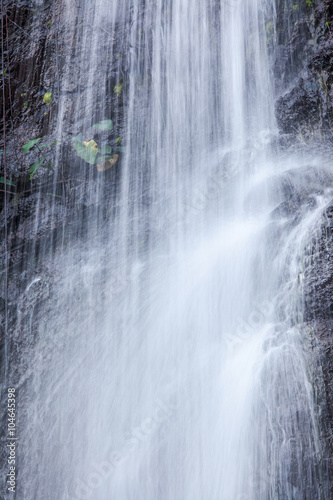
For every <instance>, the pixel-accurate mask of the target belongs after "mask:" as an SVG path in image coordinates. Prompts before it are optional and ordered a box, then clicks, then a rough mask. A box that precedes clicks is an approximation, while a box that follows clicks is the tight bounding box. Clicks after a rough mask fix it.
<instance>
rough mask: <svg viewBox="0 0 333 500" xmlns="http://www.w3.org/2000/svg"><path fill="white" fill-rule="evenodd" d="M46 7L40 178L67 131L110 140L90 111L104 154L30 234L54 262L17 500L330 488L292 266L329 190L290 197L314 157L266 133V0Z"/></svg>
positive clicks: (27, 387)
mask: <svg viewBox="0 0 333 500" xmlns="http://www.w3.org/2000/svg"><path fill="white" fill-rule="evenodd" d="M59 15H60V17H61V19H62V20H67V26H66V29H64V32H63V33H62V36H63V40H65V42H64V44H65V48H66V50H65V51H63V52H62V53H61V54H60V56H59V57H61V58H62V60H63V61H65V62H64V64H65V72H64V74H63V75H62V76H61V78H60V82H59V110H58V117H57V130H56V134H57V138H58V145H57V148H58V149H57V161H56V165H55V170H54V176H55V179H59V178H61V175H62V174H61V172H62V169H63V167H64V164H65V163H66V162H69V157H70V156H69V153H66V149H65V146H64V145H66V144H68V143H69V144H73V138H75V136H77V135H78V134H82V135H81V140H82V141H85V142H88V141H91V140H94V141H96V143H97V146H98V147H101V146H102V145H104V146H105V145H107V141H108V140H109V136H108V135H107V134H108V132H105V131H103V130H99V131H98V127H97V128H96V126H95V128H94V124H97V123H100V122H101V121H105V120H112V122H113V130H112V133H114V132H115V131H116V133H115V135H114V140H115V141H116V142H115V143H114V144H112V148H114V150H113V151H112V154H114V153H115V152H116V154H117V155H118V157H117V162H116V163H115V164H114V166H113V167H112V169H110V170H108V171H105V172H100V173H97V172H96V167H95V166H94V165H88V164H87V162H85V161H83V160H82V159H81V160H78V159H76V161H75V162H73V163H72V164H71V165H70V166H69V167H68V168H70V169H72V171H73V173H74V172H75V174H76V175H80V176H81V177H82V179H83V180H84V186H85V188H84V189H85V191H84V192H83V191H80V190H79V189H76V190H75V192H74V195H73V196H74V197H75V196H77V197H79V196H84V197H86V200H87V201H86V206H87V210H86V212H80V213H76V220H75V221H73V225H72V226H71V227H73V228H74V229H73V232H72V234H67V233H66V235H65V237H64V238H63V242H62V243H61V244H59V242H58V245H57V250H56V252H55V254H54V255H53V256H52V258H51V257H50V247H52V245H53V243H54V242H53V241H52V242H48V244H47V245H45V246H44V247H43V248H41V249H39V250H38V251H39V254H38V255H39V257H38V258H39V259H40V260H42V259H44V258H45V259H46V258H48V259H49V260H51V262H52V268H53V269H54V270H56V271H55V274H56V278H54V282H53V283H52V284H51V285H50V287H49V288H48V293H46V294H45V297H44V298H43V301H42V304H41V305H40V306H39V310H38V316H37V333H36V334H35V346H34V349H33V350H32V351H31V354H30V355H29V358H28V359H27V360H26V364H25V366H24V368H23V367H22V369H21V378H20V384H19V394H20V398H21V401H22V402H21V407H22V414H21V422H22V428H21V429H20V448H19V453H20V468H19V482H18V488H19V490H18V495H19V498H22V499H23V498H24V499H26V500H30V499H31V500H32V499H34V500H42V499H43V500H44V499H46V498H47V499H50V500H51V499H52V500H53V499H54V500H85V499H88V498H91V499H93V500H109V499H117V500H134V499H135V500H157V499H158V500H273V499H274V500H275V499H281V500H282V499H283V500H284V499H290V500H291V499H293V500H296V499H299V500H307V499H309V500H310V499H311V500H314V499H317V498H318V499H319V498H325V496H324V491H323V490H322V477H321V474H322V472H321V450H320V446H319V440H318V430H317V413H316V412H317V409H316V405H315V394H314V391H313V385H312V383H313V382H312V379H311V359H310V354H309V348H308V347H309V342H310V332H309V331H308V330H307V329H306V327H305V326H304V325H303V324H302V265H303V257H304V252H305V250H304V249H305V248H306V246H307V244H308V235H309V232H311V228H312V227H314V226H315V223H316V220H317V219H318V218H319V217H320V213H321V210H322V208H323V207H324V206H325V204H326V202H327V199H326V198H325V195H324V194H322V193H321V194H320V195H314V196H313V197H312V198H311V199H313V204H312V205H311V206H309V204H302V202H301V201H299V202H298V201H297V202H296V201H295V200H301V194H300V193H302V192H303V191H304V189H306V187H305V186H304V184H303V185H302V178H301V177H302V176H301V175H300V174H299V173H298V172H299V168H301V167H304V165H308V169H309V178H311V182H312V183H313V184H315V183H316V179H317V172H318V168H317V163H316V162H315V161H314V160H312V163H311V164H309V163H308V160H307V159H306V160H304V159H299V158H295V157H293V158H289V157H286V155H284V154H282V153H280V152H279V150H278V148H277V147H276V141H275V138H276V135H277V129H276V125H275V119H274V82H273V81H272V74H271V61H272V56H273V53H274V36H275V35H274V33H275V32H274V25H275V5H274V0H220V1H219V0H164V1H162V0H152V1H149V2H148V1H145V0H113V1H111V0H110V1H109V0H90V1H89V2H88V1H85V0H82V1H78V2H73V1H72V0H66V2H65V4H64V10H63V12H61V13H60V14H59ZM269 37H270V39H269V40H268V38H269ZM73 95H74V98H73ZM104 123H105V122H104ZM66 141H67V142H66ZM274 141H275V142H274ZM74 142H75V139H74ZM70 147H71V148H72V149H73V146H70ZM318 182H319V181H318ZM302 190H303V191H302ZM53 194H54V199H55V201H54V205H53V209H52V210H53V211H54V216H56V215H57V211H56V202H57V199H56V191H54V193H53ZM41 196H42V193H41ZM290 200H294V201H295V204H296V205H297V203H298V205H297V208H294V206H292V205H290V202H291V201H290ZM288 203H289V205H288ZM74 205H75V203H74ZM296 205H295V206H296ZM91 207H95V208H91ZM36 217H39V214H36ZM36 251H37V250H36ZM35 279H37V280H38V281H34V282H32V283H30V285H29V289H27V290H26V296H29V294H30V293H33V290H34V287H36V283H43V275H39V276H36V278H35Z"/></svg>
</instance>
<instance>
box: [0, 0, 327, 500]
mask: <svg viewBox="0 0 333 500" xmlns="http://www.w3.org/2000/svg"><path fill="white" fill-rule="evenodd" d="M110 1H111V0H110ZM222 1H223V0H221V2H222ZM142 3H143V4H144V3H145V2H144V1H143V2H142ZM218 3H219V2H218V1H217V2H216V4H218ZM65 4H68V1H66V0H45V1H44V2H38V1H37V2H36V1H30V0H17V1H15V0H4V12H3V13H2V32H3V43H4V62H5V65H4V71H3V75H1V78H0V86H1V91H0V109H1V110H2V108H3V100H2V99H3V83H4V95H5V109H6V111H5V117H4V121H3V120H1V123H0V149H1V150H2V153H1V156H0V160H1V167H0V177H3V176H4V175H5V170H6V177H7V181H9V182H7V185H6V189H5V185H4V183H0V209H1V214H0V263H1V266H0V272H1V283H0V329H1V377H2V380H4V379H5V375H6V373H7V368H8V366H9V365H10V377H11V381H12V383H15V382H17V385H18V391H20V384H21V387H22V385H23V384H25V383H26V381H27V379H26V378H24V377H23V379H22V378H21V377H20V374H21V373H22V372H24V371H25V369H26V366H25V364H26V360H27V359H28V358H29V352H31V351H32V350H33V349H34V343H35V342H36V340H37V339H36V336H37V327H36V325H37V324H40V323H41V321H42V318H41V317H40V311H41V310H42V314H43V315H45V313H46V310H47V313H48V314H51V309H52V301H50V300H48V299H49V298H50V297H51V296H52V287H53V286H54V284H55V283H57V280H58V277H59V274H60V270H59V269H58V267H57V266H59V262H58V263H57V264H55V263H54V259H53V257H54V255H55V254H56V252H57V250H58V249H60V248H62V249H63V248H66V247H68V246H69V243H71V245H72V248H73V249H75V243H76V241H79V240H80V238H81V237H82V235H84V234H86V231H87V224H88V222H87V221H88V220H90V219H91V215H92V214H94V220H96V221H97V223H96V227H95V228H93V231H95V232H96V234H97V233H100V235H101V239H103V227H104V225H106V224H109V222H110V220H111V221H112V219H113V218H114V217H115V215H116V212H117V206H114V204H113V203H112V202H111V200H112V199H113V198H114V195H115V194H116V193H117V192H118V190H119V178H120V171H121V168H122V153H121V147H120V145H121V143H120V141H119V138H121V137H124V136H125V135H126V134H125V129H126V118H127V112H128V110H127V107H126V102H127V97H128V91H129V82H128V80H127V76H128V75H127V71H128V67H129V64H130V62H129V58H130V53H131V51H133V50H139V49H137V48H136V47H133V45H132V41H131V39H130V33H129V31H128V29H127V24H126V25H125V24H124V25H123V24H122V22H119V24H117V27H116V30H114V29H113V32H112V33H113V34H111V30H109V29H108V25H107V21H106V23H105V24H104V25H103V26H101V27H100V29H101V32H103V34H104V36H102V37H99V47H98V53H99V57H100V58H101V64H103V61H104V63H105V64H108V65H109V71H108V73H107V78H106V81H100V82H99V84H96V82H95V83H94V85H93V89H92V88H91V86H92V84H91V82H90V81H89V79H88V77H87V76H86V75H88V68H89V61H90V58H91V57H96V54H95V53H93V54H91V53H89V47H87V46H86V45H85V44H84V43H83V36H85V37H92V36H93V35H94V34H93V33H92V29H93V28H92V23H91V20H90V17H89V12H88V11H87V10H86V9H83V8H82V7H80V1H79V0H77V1H75V0H72V5H71V8H72V11H73V15H72V16H71V17H66V16H65V14H64V13H65V12H67V9H65V8H64V6H65ZM126 15H127V16H128V18H127V20H126V21H127V23H128V22H129V21H128V19H131V16H132V10H131V9H128V13H127V14H126ZM138 15H139V16H140V15H141V14H140V12H139V14H138ZM134 22H137V19H133V23H134ZM274 22H275V23H276V28H273V27H272V22H270V21H268V22H267V25H266V30H267V45H268V47H269V50H270V55H271V59H272V74H273V75H274V81H275V97H276V101H275V116H276V122H277V125H278V129H279V131H278V134H277V137H275V138H274V140H273V145H274V148H277V149H279V151H283V152H284V153H285V154H286V155H289V154H293V153H295V152H297V153H298V154H302V151H305V152H306V154H307V155H310V156H311V155H313V157H315V155H316V152H317V151H320V152H322V157H323V162H325V169H323V171H322V172H321V174H320V175H319V173H317V172H316V171H315V169H313V168H312V167H311V166H306V167H304V169H303V170H300V169H298V170H297V169H295V170H296V171H295V172H294V171H293V170H292V169H290V171H288V172H287V173H285V174H284V177H281V186H280V188H281V190H282V191H283V192H284V197H283V202H281V203H280V204H279V205H278V206H277V208H275V209H274V211H273V212H272V214H271V217H272V227H273V224H274V221H275V220H282V219H284V218H288V224H287V225H286V229H285V231H286V232H287V231H289V230H290V228H291V227H296V226H297V224H298V223H299V221H300V219H301V217H302V215H303V213H305V212H306V211H311V210H313V209H314V208H316V200H315V195H320V193H321V189H324V188H332V187H333V180H332V161H333V2H332V0H298V1H296V0H276V20H275V21H274ZM114 33H116V35H115V36H114ZM111 45H112V47H113V49H112V51H113V54H118V56H119V57H118V56H117V58H116V59H115V61H114V62H113V63H109V61H108V51H109V48H110V46H111ZM68 68H70V73H69V74H68ZM66 72H67V73H66ZM65 73H66V78H63V75H64V74H65ZM104 74H105V72H103V75H104ZM120 74H121V76H122V77H121V87H117V86H119V85H120V82H119V75H120ZM207 78H209V75H207ZM149 85H150V83H149V82H148V87H149ZM102 87H103V92H101V93H100V92H99V88H102ZM117 88H119V89H120V90H119V91H117ZM46 94H50V101H49V102H48V99H47V97H45V95H46ZM101 96H102V97H101ZM105 96H106V97H105ZM88 106H89V108H88ZM105 109H107V110H108V111H109V115H110V116H112V121H113V127H112V130H107V131H101V130H96V128H95V129H94V128H93V124H96V123H97V122H99V121H100V120H103V119H104V118H105V113H104V110H105ZM132 113H133V110H132ZM87 116H88V117H89V119H88V120H89V121H88V122H87ZM143 120H144V117H143ZM4 122H5V130H3V123H4ZM60 122H61V123H62V124H64V123H65V124H66V127H67V128H66V129H64V128H61V136H60V135H59V134H60V132H59V123H60ZM80 133H82V134H83V138H86V139H87V140H96V141H97V142H99V141H102V142H103V141H106V140H107V142H108V144H111V145H112V147H113V148H118V149H119V153H117V154H119V159H118V160H117V162H116V163H115V165H114V166H113V168H110V169H109V170H105V171H98V169H97V168H96V165H88V166H87V163H86V162H85V161H82V159H80V158H79V156H78V155H77V154H76V153H75V150H74V148H73V141H72V140H73V138H74V137H75V136H77V135H78V134H80ZM103 134H104V135H103ZM4 137H5V142H6V155H4V154H3V150H4V140H3V138H4ZM36 138H41V141H40V145H43V146H44V145H45V147H43V148H42V149H39V148H38V146H37V147H32V148H31V150H30V151H28V152H25V151H24V150H23V149H22V146H23V145H25V144H27V143H28V142H29V141H30V140H32V139H36ZM125 146H126V145H125ZM41 157H42V158H43V163H42V164H41V166H40V168H37V169H36V171H35V172H33V171H32V170H31V169H32V166H33V165H34V164H36V162H38V161H39V160H40V159H41ZM55 165H57V166H58V167H57V168H55ZM145 175H149V174H143V181H142V182H144V177H145ZM297 176H301V177H302V178H301V179H300V180H299V179H298V180H297V185H298V191H296V189H294V188H293V185H294V184H293V182H294V179H295V178H296V177H297ZM105 179H107V182H104V181H105ZM302 179H303V180H302ZM302 182H303V184H302ZM295 184H296V181H295ZM300 186H301V187H300ZM5 190H6V200H5ZM273 191H274V189H272V192H273ZM272 196H273V194H272ZM253 203H255V202H253ZM91 230H92V228H90V231H91ZM276 231H278V230H276ZM274 241H275V240H274ZM276 241H279V240H278V237H277V238H276ZM303 266H304V271H303V274H302V276H301V277H300V290H301V291H302V293H303V306H304V309H303V311H302V313H301V314H302V322H301V323H302V329H303V330H304V336H305V337H306V338H308V341H309V345H310V348H311V350H312V352H313V358H312V361H313V364H312V366H311V367H310V368H311V369H310V371H311V373H312V380H313V386H314V393H315V396H316V404H317V407H316V408H317V410H318V411H317V422H318V427H319V435H320V439H321V448H322V457H321V461H322V464H321V470H322V474H323V475H324V476H325V477H323V480H325V485H326V486H325V488H324V489H323V495H324V496H323V497H319V496H318V497H316V496H315V495H316V494H317V493H316V490H315V489H314V493H313V495H314V496H313V500H315V499H316V498H325V500H326V499H327V500H329V499H330V498H333V197H332V202H331V204H328V205H327V206H326V208H325V210H324V211H323V212H322V214H321V217H320V218H318V220H317V222H316V224H315V225H314V226H313V227H312V229H311V233H309V244H308V246H307V248H306V249H305V252H304V263H303ZM36 276H38V277H42V278H41V279H39V278H38V280H37V281H36V282H34V283H33V285H31V283H32V280H33V279H34V278H35V277H36ZM28 286H29V289H28V288H27V287H28ZM45 308H46V309H45ZM87 315H88V313H87ZM82 321H83V320H82ZM5 330H6V334H5ZM5 397H6V393H5V392H4V391H3V390H2V398H5ZM3 400H4V399H3ZM20 404H21V405H22V408H23V406H24V405H26V404H27V402H26V401H24V400H23V401H21V402H20ZM2 407H3V406H2ZM22 414H23V411H22ZM2 419H3V422H4V419H5V415H3V414H2ZM2 428H4V425H3V426H2ZM3 437H4V435H3ZM4 453H5V452H4V451H3V448H2V450H1V452H0V458H1V461H2V463H4V461H5V455H4ZM306 460H309V461H311V460H312V457H306ZM313 461H315V459H313ZM290 482H291V483H292V479H291V480H290ZM311 487H313V485H312V486H311ZM309 491H310V486H309ZM284 498H287V497H284ZM288 498H289V497H288ZM290 498H291V497H290ZM295 498H296V497H295ZM297 498H300V497H297ZM304 498H310V496H304ZM311 498H312V497H311ZM207 500H209V499H207ZM228 500H229V499H228ZM233 500H236V499H233Z"/></svg>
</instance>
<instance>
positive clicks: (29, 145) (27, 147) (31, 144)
mask: <svg viewBox="0 0 333 500" xmlns="http://www.w3.org/2000/svg"><path fill="white" fill-rule="evenodd" d="M41 140H42V137H39V138H38V139H32V141H29V142H27V143H26V144H24V146H22V148H23V151H24V152H25V153H27V152H28V151H30V149H31V148H33V147H34V145H35V144H37V142H39V141H41Z"/></svg>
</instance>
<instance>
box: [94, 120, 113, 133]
mask: <svg viewBox="0 0 333 500" xmlns="http://www.w3.org/2000/svg"><path fill="white" fill-rule="evenodd" d="M93 128H94V129H96V130H100V131H101V132H105V131H106V130H112V128H113V123H112V120H102V121H101V122H99V123H95V125H93Z"/></svg>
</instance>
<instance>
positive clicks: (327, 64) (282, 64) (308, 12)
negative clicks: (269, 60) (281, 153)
mask: <svg viewBox="0 0 333 500" xmlns="http://www.w3.org/2000/svg"><path fill="white" fill-rule="evenodd" d="M332 21H333V4H332V2H330V1H328V0H327V1H326V0H324V1H320V2H317V1H313V2H312V1H309V2H299V3H298V4H297V3H295V5H291V4H290V5H289V6H287V7H286V6H285V7H283V6H282V4H280V5H279V8H278V23H277V32H278V33H277V34H278V36H277V39H278V41H277V43H278V47H277V59H276V63H275V67H274V72H275V78H276V82H277V93H278V94H280V95H279V97H278V98H277V101H276V108H275V111H276V118H277V123H278V126H279V128H280V131H281V132H283V133H284V134H290V135H291V136H297V135H298V136H299V137H301V138H302V139H303V140H304V139H305V140H306V139H309V138H313V137H316V138H317V139H319V138H320V139H322V138H323V137H330V138H331V137H332V126H333V31H332V30H333V22H332ZM286 89H287V90H286Z"/></svg>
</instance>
